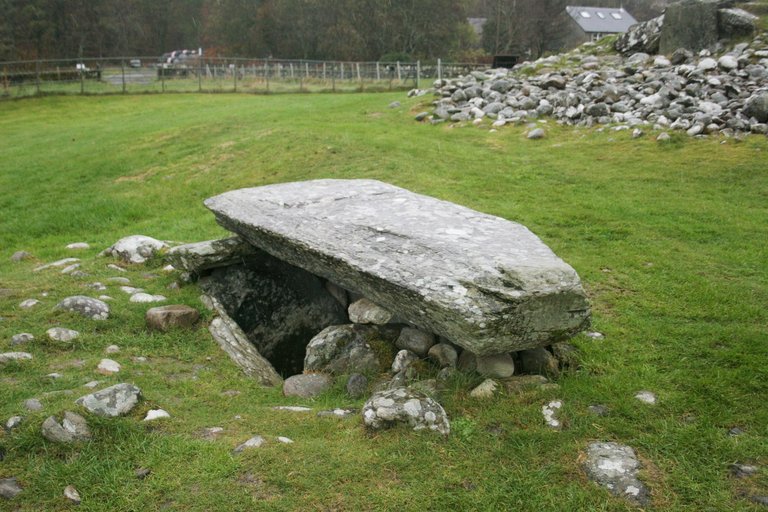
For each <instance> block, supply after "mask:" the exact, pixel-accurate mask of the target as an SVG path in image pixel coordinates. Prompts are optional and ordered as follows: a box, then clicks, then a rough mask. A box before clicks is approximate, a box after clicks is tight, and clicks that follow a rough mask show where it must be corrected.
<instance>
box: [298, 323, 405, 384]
mask: <svg viewBox="0 0 768 512" xmlns="http://www.w3.org/2000/svg"><path fill="white" fill-rule="evenodd" d="M394 336H396V331H394V330H392V329H391V328H387V327H383V326H381V327H380V326H373V325H370V326H367V325H360V324H347V325H332V326H330V327H327V328H325V329H323V330H322V331H321V332H320V333H318V334H317V335H316V336H314V337H313V338H312V339H311V340H310V341H309V343H308V344H307V347H306V356H305V357H304V371H323V372H328V373H331V374H334V375H342V374H345V373H368V372H379V371H382V370H387V368H382V367H381V364H380V362H379V358H378V356H377V355H376V351H375V350H374V349H373V347H372V346H371V342H374V341H375V340H381V341H386V340H389V339H393V338H394ZM387 364H389V363H387Z"/></svg>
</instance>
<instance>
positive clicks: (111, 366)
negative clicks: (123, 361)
mask: <svg viewBox="0 0 768 512" xmlns="http://www.w3.org/2000/svg"><path fill="white" fill-rule="evenodd" d="M96 370H97V371H98V372H99V373H103V374H104V375H112V374H113V373H117V372H119V371H120V363H118V362H117V361H113V360H112V359H102V360H101V362H99V366H98V367H97V368H96Z"/></svg>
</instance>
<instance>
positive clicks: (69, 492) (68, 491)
mask: <svg viewBox="0 0 768 512" xmlns="http://www.w3.org/2000/svg"><path fill="white" fill-rule="evenodd" d="M64 496H65V497H66V498H67V499H68V500H69V501H71V502H72V503H74V504H75V505H79V504H80V502H81V501H82V500H81V499H80V493H79V492H77V489H75V487H74V486H72V485H68V486H66V487H65V488H64Z"/></svg>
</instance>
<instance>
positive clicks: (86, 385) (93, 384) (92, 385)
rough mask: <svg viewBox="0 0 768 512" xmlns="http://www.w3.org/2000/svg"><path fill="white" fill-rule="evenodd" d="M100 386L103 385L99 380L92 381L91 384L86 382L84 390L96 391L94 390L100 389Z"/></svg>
mask: <svg viewBox="0 0 768 512" xmlns="http://www.w3.org/2000/svg"><path fill="white" fill-rule="evenodd" d="M99 384H101V381H99V380H92V381H89V382H86V383H85V384H83V387H84V388H88V389H94V388H96V387H98V386H99Z"/></svg>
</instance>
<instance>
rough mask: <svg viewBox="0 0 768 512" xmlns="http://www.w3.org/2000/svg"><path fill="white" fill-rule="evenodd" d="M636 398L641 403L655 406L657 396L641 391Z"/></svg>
mask: <svg viewBox="0 0 768 512" xmlns="http://www.w3.org/2000/svg"><path fill="white" fill-rule="evenodd" d="M635 398H637V399H638V400H640V401H641V402H643V403H645V404H650V405H653V404H655V403H656V395H655V394H654V393H652V392H650V391H639V392H638V393H637V394H636V395H635Z"/></svg>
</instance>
